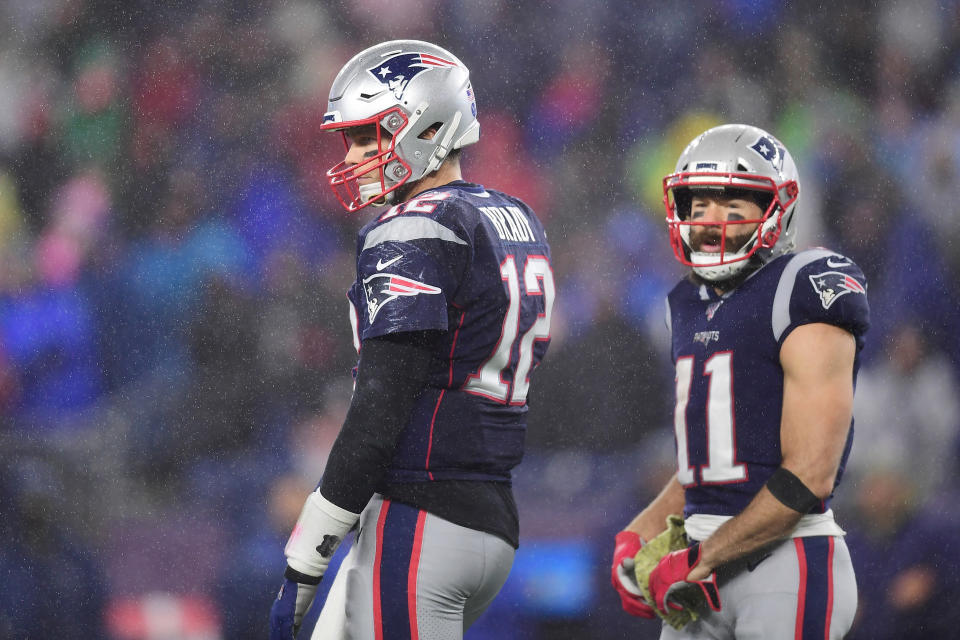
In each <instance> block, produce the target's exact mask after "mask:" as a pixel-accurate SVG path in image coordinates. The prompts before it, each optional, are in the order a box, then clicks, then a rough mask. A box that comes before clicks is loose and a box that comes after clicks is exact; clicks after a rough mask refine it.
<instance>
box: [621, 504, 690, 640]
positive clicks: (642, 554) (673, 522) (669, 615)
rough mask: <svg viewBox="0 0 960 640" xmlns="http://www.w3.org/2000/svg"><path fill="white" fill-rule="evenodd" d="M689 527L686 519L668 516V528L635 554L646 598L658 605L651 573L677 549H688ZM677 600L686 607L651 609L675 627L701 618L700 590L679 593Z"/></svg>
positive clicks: (640, 582)
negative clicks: (699, 607) (652, 585)
mask: <svg viewBox="0 0 960 640" xmlns="http://www.w3.org/2000/svg"><path fill="white" fill-rule="evenodd" d="M688 544H689V542H688V540H687V535H686V530H685V529H684V526H683V518H681V517H680V516H676V515H671V516H668V517H667V528H666V529H665V530H664V531H663V532H662V533H660V535H658V536H657V537H656V538H654V539H653V540H651V541H650V542H648V543H647V544H645V545H643V546H642V547H641V548H640V550H639V551H638V552H637V555H636V556H634V571H635V573H636V579H637V585H638V586H639V587H640V591H641V592H643V598H644V601H646V602H647V603H651V604H654V603H656V600H655V599H654V594H653V592H652V591H651V588H650V587H651V581H650V574H651V573H652V572H653V571H654V570H655V569H656V568H657V566H659V564H660V562H661V561H662V560H663V559H664V557H666V556H667V555H668V554H670V553H671V552H673V551H679V550H683V549H686V548H687V545H688ZM675 597H676V598H677V601H679V602H683V603H685V604H686V605H687V606H684V607H683V608H682V609H679V610H678V609H676V608H672V607H671V608H669V609H665V610H664V611H660V610H658V609H656V608H654V607H652V606H651V610H652V611H653V612H654V613H656V614H657V615H658V616H660V618H662V619H663V621H664V622H666V623H667V624H669V625H670V626H671V627H673V628H674V629H682V628H683V627H684V626H686V625H687V624H688V623H689V622H691V621H693V620H696V619H697V618H698V617H699V614H698V613H697V611H696V609H697V607H698V605H700V604H702V603H703V599H702V596H700V594H699V592H691V591H684V592H683V593H680V594H676V596H675Z"/></svg>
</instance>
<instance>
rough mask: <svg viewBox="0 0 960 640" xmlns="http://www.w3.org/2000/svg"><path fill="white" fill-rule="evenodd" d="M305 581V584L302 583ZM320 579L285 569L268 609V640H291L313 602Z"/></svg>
mask: <svg viewBox="0 0 960 640" xmlns="http://www.w3.org/2000/svg"><path fill="white" fill-rule="evenodd" d="M303 580H306V582H302V581H303ZM318 584H320V578H319V577H317V578H313V577H311V576H307V575H304V574H302V573H301V574H298V573H297V572H296V571H294V570H293V569H291V568H290V567H287V572H286V573H285V574H284V576H283V584H282V585H280V592H279V593H278V594H277V599H276V600H274V601H273V606H272V607H270V640H293V639H294V638H296V636H297V632H298V631H300V623H302V622H303V616H304V615H305V614H306V613H307V609H309V608H310V604H311V603H312V602H313V596H314V595H315V594H316V593H317V585H318Z"/></svg>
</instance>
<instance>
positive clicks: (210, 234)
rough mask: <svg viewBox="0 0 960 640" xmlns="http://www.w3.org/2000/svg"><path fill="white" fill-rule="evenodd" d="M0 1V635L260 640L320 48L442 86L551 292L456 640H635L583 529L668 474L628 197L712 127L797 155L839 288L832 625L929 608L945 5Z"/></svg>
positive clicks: (941, 490) (328, 224)
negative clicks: (846, 296) (424, 68)
mask: <svg viewBox="0 0 960 640" xmlns="http://www.w3.org/2000/svg"><path fill="white" fill-rule="evenodd" d="M790 5H791V6H786V3H782V2H776V1H774V0H724V1H722V2H707V1H703V0H693V1H690V2H685V3H663V2H654V1H645V0H633V1H628V0H611V1H609V2H595V3H583V2H580V1H579V0H554V1H545V2H535V3H534V2H531V3H513V2H507V1H506V0H490V1H489V2H474V1H472V0H448V1H444V0H394V1H393V2H379V1H377V0H356V1H354V2H349V3H348V2H341V1H339V0H337V1H333V0H331V1H327V2H323V3H313V2H308V1H306V0H268V1H261V2H253V1H249V0H247V1H228V0H201V1H199V2H186V1H179V2H167V3H154V2H148V1H146V0H129V1H126V2H108V1H104V0H6V2H3V3H0V265H2V266H0V540H2V541H3V543H2V545H0V638H16V639H22V638H40V637H44V638H51V637H56V638H68V639H69V638H85V639H88V640H89V639H92V638H110V639H116V640H134V639H137V640H140V639H147V638H149V639H163V640H169V639H173V638H183V639H192V640H201V639H202V640H213V639H215V638H230V639H234V638H262V637H265V629H266V616H267V612H268V608H269V602H270V599H271V597H272V596H273V594H274V591H275V589H276V587H277V586H278V584H279V581H280V573H281V569H282V566H283V561H282V545H283V543H284V540H285V537H286V535H287V533H288V531H289V530H290V527H291V524H292V522H293V520H294V519H295V518H296V514H297V512H298V510H299V507H300V504H301V503H302V499H303V496H304V495H305V493H306V492H307V491H309V490H310V489H311V488H312V487H313V485H314V484H315V483H316V481H317V480H318V479H319V477H320V475H321V473H322V470H323V464H324V460H325V456H326V453H327V452H328V450H329V447H330V445H331V442H332V440H333V438H334V437H335V435H336V432H337V429H338V428H339V424H340V421H341V419H342V417H343V415H344V413H345V408H346V405H347V402H348V398H349V390H350V383H349V370H350V367H351V366H352V364H353V355H352V345H351V340H350V335H349V324H348V323H347V321H346V301H345V300H344V291H345V289H346V287H347V285H348V283H349V282H350V281H351V278H352V261H353V255H352V254H353V250H354V248H353V240H352V238H353V234H354V233H355V231H356V229H357V228H358V226H359V224H360V220H359V219H357V218H353V217H349V216H347V215H345V214H344V213H343V211H342V210H341V208H340V207H339V205H338V204H337V203H336V202H335V201H334V200H333V199H332V197H331V195H330V194H329V193H328V191H327V188H326V186H325V184H324V181H323V174H324V171H325V170H326V169H327V168H329V167H330V166H332V164H334V162H335V161H336V160H338V159H339V157H340V147H339V142H338V141H337V140H336V139H335V138H333V139H332V138H330V137H327V136H324V135H321V134H320V132H319V131H318V128H319V124H320V119H321V116H322V113H323V110H324V107H325V104H326V91H327V89H328V87H329V83H330V82H331V80H332V78H333V76H334V74H335V73H336V71H337V70H338V69H339V67H340V66H341V65H342V64H343V63H344V62H345V61H346V60H347V59H348V58H349V57H350V56H351V55H352V54H353V53H355V52H356V51H358V50H359V49H361V48H363V47H366V46H368V45H370V44H373V43H375V42H377V41H380V40H386V39H392V38H398V37H416V38H421V39H428V40H432V41H435V42H437V43H438V44H440V45H442V46H445V47H447V48H449V49H450V50H451V51H453V52H455V53H456V54H457V55H458V56H459V57H460V58H461V59H462V60H463V61H464V62H465V63H466V64H467V65H468V66H469V67H470V69H471V72H472V75H473V78H474V86H475V88H476V93H477V97H478V106H479V110H480V119H481V123H482V131H483V135H482V138H481V143H480V144H479V145H477V146H475V147H472V148H470V149H468V150H467V151H466V152H465V154H464V162H465V172H466V175H467V177H468V178H470V179H472V180H475V181H477V182H481V183H483V184H486V185H489V186H491V187H495V188H498V189H502V190H505V191H508V192H511V193H515V194H517V195H519V196H521V197H523V198H524V199H526V200H527V201H528V202H529V203H530V204H531V205H532V206H533V207H534V208H535V209H536V210H537V211H538V212H539V213H540V214H541V216H542V218H543V219H544V221H545V223H546V225H547V227H548V229H549V231H550V234H551V240H552V243H553V249H554V255H555V265H554V266H555V272H556V276H557V279H558V287H559V289H558V295H559V297H558V303H557V310H556V316H555V317H556V323H555V328H554V344H553V346H552V347H551V352H550V353H549V354H548V357H547V360H546V361H545V364H544V365H543V367H541V369H540V371H539V372H538V377H539V380H538V381H537V385H536V386H537V389H536V393H535V394H534V395H533V396H532V399H531V404H532V405H534V411H533V412H532V414H531V420H530V431H529V453H528V456H527V459H526V461H525V463H524V464H523V465H522V466H521V468H520V469H519V470H518V473H517V475H516V489H517V494H518V498H519V501H520V508H521V523H522V532H523V541H522V546H521V549H520V551H519V554H518V556H517V562H516V565H515V567H514V570H513V574H512V576H511V579H510V581H509V582H508V585H507V587H506V588H505V589H504V592H503V594H502V595H501V597H500V598H499V599H498V600H497V602H496V603H495V604H494V606H493V608H492V609H491V611H490V613H488V614H487V615H486V616H485V618H484V619H482V620H481V622H480V623H479V624H478V625H477V626H476V627H475V628H474V629H473V630H471V632H470V633H469V634H468V635H467V638H468V639H469V640H481V639H485V638H498V639H511V638H534V639H539V638H543V639H564V638H571V639H573V638H591V639H594V638H595V639H600V640H603V639H608V638H609V639H614V638H630V639H635V638H644V637H656V625H655V624H653V623H650V622H647V621H642V620H634V619H631V618H629V617H628V616H626V615H625V614H622V613H621V612H620V611H619V603H618V600H617V597H616V595H615V593H614V592H613V590H612V589H610V588H609V585H608V568H607V566H608V558H609V555H610V552H611V549H612V539H613V534H614V533H615V532H616V531H617V530H618V529H619V527H620V526H622V524H624V523H625V522H626V521H627V519H628V518H629V517H630V515H631V514H632V513H633V512H634V511H635V510H636V509H637V508H638V506H639V505H641V504H643V503H645V501H646V500H647V499H649V498H650V497H651V495H652V492H653V491H655V489H656V488H657V487H659V486H660V483H661V482H662V481H663V479H664V478H665V477H666V474H669V473H670V465H671V464H672V445H671V441H670V438H671V435H670V434H671V420H670V417H669V412H670V409H671V407H670V404H671V392H672V390H671V384H670V381H671V380H672V374H671V371H670V366H669V362H668V357H667V351H666V348H665V344H664V337H665V334H664V327H663V313H662V298H663V296H664V294H665V293H666V292H667V290H668V289H669V287H670V286H671V284H672V282H673V281H674V280H676V279H677V278H678V277H679V276H680V274H681V273H682V271H681V270H680V268H679V265H677V264H676V263H675V261H674V259H673V257H672V254H671V253H670V249H669V246H668V242H667V238H666V233H665V228H664V227H665V225H664V224H663V223H662V218H663V214H662V212H661V205H660V197H661V196H660V185H659V180H660V177H662V176H663V175H664V174H665V173H666V172H668V171H669V170H670V169H671V168H672V162H673V160H674V159H675V158H676V156H677V155H678V153H679V151H680V150H681V148H682V145H683V144H684V143H685V142H686V141H687V140H688V139H690V138H691V137H692V136H693V135H694V134H696V133H698V132H699V131H701V130H702V129H705V128H706V127H708V126H711V125H713V124H719V123H721V122H732V121H739V122H748V123H751V124H756V125H759V126H761V127H764V128H766V129H768V130H770V131H772V132H774V133H775V134H776V135H778V136H779V137H780V138H781V139H782V140H783V141H784V142H785V143H786V145H787V146H788V148H789V149H790V150H791V151H792V153H793V155H794V157H795V158H796V160H797V163H798V165H799V168H800V172H801V178H802V187H803V196H802V204H801V207H802V209H801V213H800V225H801V245H810V244H816V245H825V246H829V247H831V248H834V249H837V250H840V251H842V252H844V253H846V254H847V255H849V256H850V257H852V258H854V259H855V260H856V261H857V262H858V263H859V264H860V265H861V266H862V267H863V269H864V271H865V273H866V274H867V276H868V278H869V282H870V298H871V306H872V308H873V314H874V315H873V317H874V323H875V324H874V327H873V329H872V330H871V332H870V334H869V336H868V339H869V345H868V348H867V350H866V352H865V354H864V365H863V370H862V377H861V384H860V388H859V389H858V394H859V396H858V399H857V406H856V419H857V432H858V436H857V439H856V441H855V448H854V452H853V456H852V458H853V461H852V463H851V468H850V470H849V473H848V476H847V479H846V481H845V482H844V485H843V486H842V487H841V496H840V498H838V500H837V501H836V503H835V506H836V508H837V511H838V518H839V520H840V522H841V524H842V525H843V526H844V527H845V528H847V530H848V531H849V533H850V536H849V542H850V546H851V548H852V551H853V553H854V559H855V562H856V564H857V570H858V577H859V584H860V590H861V591H860V597H861V609H862V610H861V615H860V617H859V618H858V622H857V625H856V627H855V631H854V633H853V634H852V636H851V637H855V638H870V639H877V638H887V637H890V638H911V637H949V636H950V635H951V634H952V633H953V632H954V631H955V629H956V627H957V625H958V624H960V609H958V608H957V606H956V603H957V602H958V601H960V597H958V596H960V547H958V543H957V540H956V536H955V532H956V531H957V530H958V528H957V526H958V522H960V513H958V511H960V507H958V506H957V505H960V489H958V473H957V467H958V464H957V463H958V434H960V408H958V400H957V397H958V395H960V393H958V390H960V383H958V377H960V375H958V374H960V368H958V367H960V327H958V325H960V311H958V310H960V304H958V303H960V296H958V292H957V276H958V274H960V28H958V25H960V3H958V2H956V0H941V1H940V2H934V1H932V0H931V1H921V0H915V1H902V2H892V1H888V2H874V1H867V0H851V1H849V2H834V3H824V4H822V5H820V4H819V3H817V4H815V3H807V2H802V3H790Z"/></svg>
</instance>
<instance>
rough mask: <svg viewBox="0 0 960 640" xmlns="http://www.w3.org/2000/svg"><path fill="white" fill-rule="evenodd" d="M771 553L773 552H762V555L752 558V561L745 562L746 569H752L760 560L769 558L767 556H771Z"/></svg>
mask: <svg viewBox="0 0 960 640" xmlns="http://www.w3.org/2000/svg"><path fill="white" fill-rule="evenodd" d="M772 555H773V553H765V554H763V555H762V556H760V557H759V558H757V559H756V560H754V561H753V562H748V563H747V571H753V570H754V569H756V568H757V567H758V566H759V565H760V563H761V562H763V561H764V560H766V559H767V558H769V557H770V556H772Z"/></svg>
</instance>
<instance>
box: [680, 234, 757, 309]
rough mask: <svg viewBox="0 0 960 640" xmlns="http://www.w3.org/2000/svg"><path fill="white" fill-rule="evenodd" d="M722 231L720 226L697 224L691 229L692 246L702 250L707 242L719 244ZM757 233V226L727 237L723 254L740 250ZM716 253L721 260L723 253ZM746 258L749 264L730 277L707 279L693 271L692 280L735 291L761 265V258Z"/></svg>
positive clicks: (695, 249)
mask: <svg viewBox="0 0 960 640" xmlns="http://www.w3.org/2000/svg"><path fill="white" fill-rule="evenodd" d="M738 226H742V225H738ZM722 233H723V232H722V231H721V230H720V227H718V226H695V227H693V228H692V229H691V230H690V248H691V249H692V250H693V251H701V250H702V248H703V247H704V245H706V244H717V243H718V242H720V238H721V234H722ZM756 234H757V230H756V227H754V228H753V229H750V230H749V231H745V232H743V233H738V234H736V235H732V236H729V237H727V239H726V242H725V243H724V245H723V254H722V255H724V256H728V255H730V254H734V253H736V252H738V251H740V249H742V248H743V247H744V246H745V245H746V244H747V243H748V242H750V240H751V239H753V238H755V237H756ZM716 255H717V259H718V260H719V259H720V256H721V254H720V253H719V252H718V253H717V254H716ZM746 260H748V261H749V264H747V265H745V266H744V268H743V269H741V270H740V271H739V272H737V273H736V274H735V275H733V276H731V277H729V278H725V279H723V280H707V279H706V278H704V277H702V276H700V275H698V274H697V273H696V272H694V271H691V272H690V280H691V281H692V282H694V283H695V284H698V285H701V284H702V285H706V286H708V287H712V288H714V289H718V290H720V291H722V292H724V293H726V292H728V291H733V290H734V289H736V288H737V287H739V286H740V285H741V284H743V281H744V280H746V279H747V278H749V277H750V275H751V274H752V273H753V272H754V271H756V270H757V268H758V267H759V266H760V261H759V259H757V258H755V257H754V256H751V257H749V258H746Z"/></svg>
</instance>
